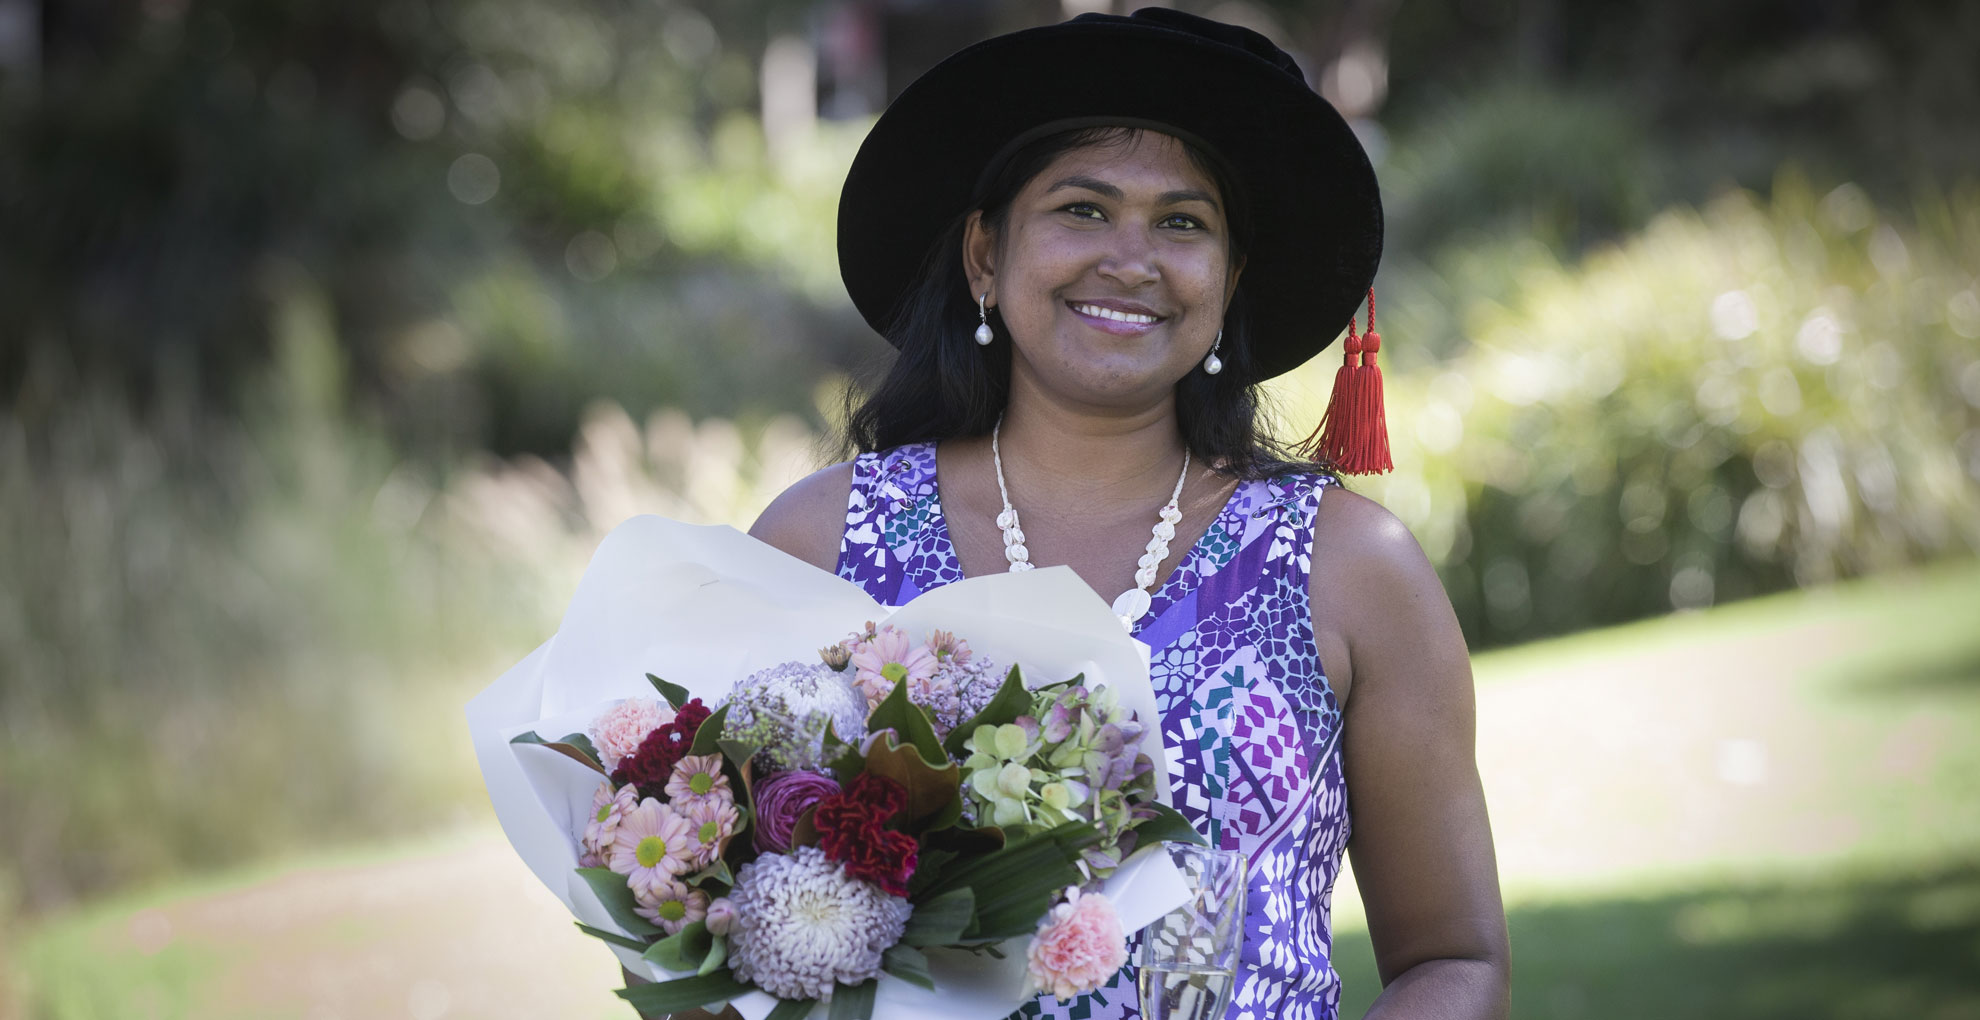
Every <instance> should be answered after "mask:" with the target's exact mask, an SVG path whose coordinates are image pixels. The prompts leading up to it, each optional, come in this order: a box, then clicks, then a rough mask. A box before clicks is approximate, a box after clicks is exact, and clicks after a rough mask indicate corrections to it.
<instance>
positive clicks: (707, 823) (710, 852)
mask: <svg viewBox="0 0 1980 1020" xmlns="http://www.w3.org/2000/svg"><path fill="white" fill-rule="evenodd" d="M678 810H679V812H680V814H681V816H682V817H684V818H686V819H687V820H688V826H689V829H690V831H691V832H692V833H693V834H694V839H695V842H696V843H697V844H699V848H698V850H697V852H696V853H695V856H694V865H693V866H694V867H696V868H705V867H707V866H709V865H710V864H713V863H715V858H717V857H720V856H721V855H722V848H723V847H726V846H728V845H729V837H731V836H734V835H735V834H736V825H737V823H739V822H741V821H742V813H741V812H739V811H737V810H736V803H735V801H732V800H730V799H729V797H728V794H727V793H726V792H724V793H723V794H722V796H720V797H701V798H697V799H694V800H690V801H686V802H685V803H683V804H682V805H681V806H680V807H679V808H678Z"/></svg>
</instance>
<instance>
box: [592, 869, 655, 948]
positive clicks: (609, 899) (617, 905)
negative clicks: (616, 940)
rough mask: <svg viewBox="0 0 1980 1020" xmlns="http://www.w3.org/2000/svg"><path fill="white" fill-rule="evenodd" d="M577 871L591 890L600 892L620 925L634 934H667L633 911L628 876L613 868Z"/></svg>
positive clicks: (599, 897) (606, 909)
mask: <svg viewBox="0 0 1980 1020" xmlns="http://www.w3.org/2000/svg"><path fill="white" fill-rule="evenodd" d="M577 873H578V877H580V878H583V879H584V882H585V884H586V885H588V886H590V887H591V891H592V892H595V893H597V894H598V899H599V901H600V902H602V903H604V904H605V912H606V913H609V914H611V915H612V920H614V921H616V922H618V925H619V927H621V928H624V929H625V930H626V931H628V932H631V933H632V934H634V935H661V934H665V933H664V932H662V931H661V930H660V929H659V928H658V927H657V926H655V925H654V924H653V922H651V921H648V920H647V919H646V918H644V917H641V916H639V915H638V914H636V913H634V912H633V907H634V905H635V903H634V900H633V891H632V887H631V886H628V885H626V876H624V875H621V874H619V873H618V872H616V871H613V870H612V869H611V868H579V869H577Z"/></svg>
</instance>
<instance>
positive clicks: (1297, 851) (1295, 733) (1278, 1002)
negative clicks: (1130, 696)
mask: <svg viewBox="0 0 1980 1020" xmlns="http://www.w3.org/2000/svg"><path fill="white" fill-rule="evenodd" d="M1331 482H1332V480H1331V479H1328V478H1325V477H1324V476H1315V475H1307V474H1294V475H1287V476H1284V477H1279V478H1273V479H1269V480H1260V481H1245V482H1240V483H1239V484H1238V487H1237V490H1236V491H1235V492H1234V493H1233V494H1232V495H1231V498H1230V500H1229V502H1228V503H1226V504H1225V506H1224V509H1223V512H1222V513H1220V514H1219V515H1218V517H1217V519H1216V520H1215V521H1214V522H1213V523H1212V524H1211V525H1210V527H1209V528H1208V529H1207V530H1206V531H1205V532H1204V534H1203V537H1202V538H1201V539H1199V540H1198V541H1197V543H1196V545H1195V546H1194V547H1193V548H1191V549H1190V551H1189V552H1188V554H1186V555H1185V556H1184V558H1183V560H1182V563H1181V565H1180V566H1178V567H1177V569H1176V572H1175V573H1174V574H1173V575H1172V576H1170V577H1169V578H1168V579H1167V580H1166V581H1165V582H1164V583H1163V584H1162V586H1161V587H1160V588H1159V589H1157V590H1156V591H1155V592H1154V603H1153V605H1152V606H1150V608H1149V611H1148V613H1146V614H1145V615H1143V617H1142V618H1141V620H1140V621H1139V623H1138V624H1137V625H1136V627H1135V632H1134V633H1135V636H1136V637H1137V638H1139V639H1141V640H1142V641H1144V642H1146V643H1147V644H1148V645H1149V647H1150V648H1151V649H1152V651H1153V660H1152V663H1151V665H1150V678H1151V680H1152V681H1153V683H1154V687H1155V697H1156V702H1157V705H1158V706H1159V708H1160V711H1161V713H1162V719H1161V729H1162V738H1163V741H1164V742H1165V743H1166V744H1167V745H1168V751H1169V755H1170V762H1171V764H1170V775H1169V780H1170V787H1171V790H1172V791H1173V794H1174V801H1175V805H1176V807H1177V809H1178V810H1180V811H1181V812H1182V813H1183V815H1184V816H1185V817H1187V818H1188V819H1189V820H1190V822H1191V823H1192V824H1194V825H1195V826H1196V828H1197V831H1199V832H1201V833H1203V834H1204V835H1205V836H1207V837H1209V839H1210V841H1211V843H1212V844H1213V845H1216V846H1221V847H1225V848H1232V849H1238V850H1242V851H1244V853H1245V856H1246V858H1247V859H1248V860H1249V861H1250V878H1249V886H1248V889H1247V903H1246V913H1245V938H1244V951H1243V954H1242V959H1241V961H1240V963H1239V966H1238V974H1237V985H1236V988H1235V989H1234V991H1233V992H1232V996H1231V1006H1230V1009H1229V1011H1228V1012H1227V1014H1226V1020H1281V1018H1282V1020H1334V1017H1335V1014H1336V1010H1337V1007H1338V1005H1339V1002H1340V983H1339V979H1338V977H1337V976H1336V974H1335V973H1334V969H1333V966H1332V962H1331V956H1332V941H1333V939H1332V929H1333V924H1332V913H1331V903H1332V898H1333V887H1334V878H1335V876H1336V875H1337V874H1339V872H1340V866H1341V855H1342V853H1343V851H1344V850H1345V849H1346V847H1347V840H1348V831H1349V826H1348V805H1347V787H1346V785H1345V783H1344V782H1343V780H1342V777H1341V761H1340V755H1339V750H1338V743H1339V742H1338V740H1337V739H1335V737H1336V735H1337V734H1338V731H1339V728H1340V725H1341V711H1340V706H1339V704H1338V703H1337V702H1336V700H1335V698H1334V692H1333V689H1332V687H1331V686H1330V685H1329V684H1328V682H1327V677H1326V675H1325V673H1324V672H1322V670H1321V666H1320V659H1319V653H1318V650H1317V648H1316V647H1315V645H1314V640H1313V613H1312V609H1311V606H1310V603H1309V597H1308V592H1309V589H1308V572H1309V570H1310V567H1311V554H1312V548H1313V520H1314V512H1315V510H1316V509H1317V508H1318V507H1319V503H1320V497H1321V494H1322V493H1323V491H1324V490H1325V488H1326V487H1327V485H1329V484H1331ZM838 572H839V576H841V577H844V578H846V579H848V580H850V581H853V582H855V583H857V584H859V585H860V586H861V587H862V588H864V589H865V590H866V592H867V594H869V595H871V596H872V597H873V598H874V599H876V600H878V601H879V602H881V603H883V604H886V605H893V606H898V605H904V604H906V603H907V602H908V601H909V600H911V599H913V598H914V597H915V596H916V595H918V594H920V593H921V592H924V591H927V590H929V589H931V588H934V587H936V586H938V585H943V584H948V583H950V582H952V581H957V580H960V579H961V578H962V576H963V573H962V567H961V565H960V564H959V563H958V562H957V559H956V552H955V547H954V545H953V544H952V543H951V541H950V538H949V529H948V526H947V523H946V522H945V521H944V519H943V516H942V502H941V494H940V492H939V491H937V488H936V479H935V447H934V445H933V444H928V443H921V444H913V445H908V446H901V447H897V448H895V449H892V450H885V451H881V452H878V453H869V454H863V455H861V456H860V457H859V458H858V459H857V460H856V461H854V466H853V483H852V495H851V499H850V501H849V505H848V506H847V509H846V527H845V532H844V535H843V537H842V539H841V542H840V546H839V565H838ZM1323 755H1324V760H1323ZM1140 1015H1141V1013H1140V1010H1139V1008H1138V1001H1137V995H1136V989H1135V968H1134V964H1133V962H1132V960H1130V962H1129V964H1128V966H1127V967H1125V968H1123V969H1122V970H1121V972H1120V973H1119V974H1117V975H1115V976H1114V979H1113V981H1112V982H1111V983H1110V984H1108V985H1107V986H1106V987H1104V988H1101V989H1099V990H1097V991H1095V992H1093V993H1091V994H1088V995H1085V996H1081V997H1079V998H1077V999H1074V1000H1073V1001H1071V1002H1067V1003H1060V1002H1058V1001H1057V1000H1055V999H1053V998H1052V997H1051V996H1050V995H1049V994H1047V995H1040V996H1039V997H1038V999H1037V1000H1035V1001H1033V1002H1031V1003H1027V1004H1026V1005H1025V1006H1024V1007H1023V1008H1022V1009H1020V1010H1019V1011H1018V1012H1017V1013H1015V1014H1013V1017H1024V1018H1054V1020H1129V1018H1135V1017H1139V1016H1140Z"/></svg>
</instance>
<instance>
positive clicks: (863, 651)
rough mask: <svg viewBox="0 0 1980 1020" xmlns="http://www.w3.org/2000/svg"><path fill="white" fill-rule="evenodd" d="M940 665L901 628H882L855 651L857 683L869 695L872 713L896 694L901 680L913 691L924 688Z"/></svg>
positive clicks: (868, 706) (867, 705)
mask: <svg viewBox="0 0 1980 1020" xmlns="http://www.w3.org/2000/svg"><path fill="white" fill-rule="evenodd" d="M940 665H941V663H939V662H936V661H935V653H934V652H931V651H929V650H928V646H927V645H923V644H916V643H914V642H913V641H910V640H908V636H907V632H906V631H904V630H902V629H900V628H899V627H888V626H882V627H881V628H880V629H879V630H878V631H877V632H875V633H874V635H873V637H872V638H871V639H870V640H866V641H860V642H858V643H856V644H854V645H853V648H852V666H853V669H854V670H855V671H856V672H855V674H854V677H853V683H854V685H855V686H857V687H858V688H859V689H860V691H861V692H862V693H864V694H865V695H866V710H867V711H869V712H870V711H872V710H873V708H874V706H876V705H878V704H880V702H881V701H882V700H883V699H885V698H886V697H887V695H889V694H892V693H893V692H894V684H896V683H898V682H899V681H900V680H901V679H903V678H905V679H906V680H907V681H908V687H909V688H910V689H913V688H918V687H921V686H923V685H925V684H927V682H928V678H929V677H932V676H934V675H935V670H936V668H937V667H939V666H940ZM890 674H891V675H890Z"/></svg>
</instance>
